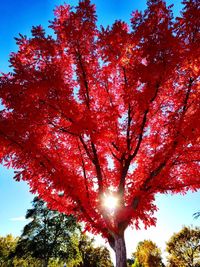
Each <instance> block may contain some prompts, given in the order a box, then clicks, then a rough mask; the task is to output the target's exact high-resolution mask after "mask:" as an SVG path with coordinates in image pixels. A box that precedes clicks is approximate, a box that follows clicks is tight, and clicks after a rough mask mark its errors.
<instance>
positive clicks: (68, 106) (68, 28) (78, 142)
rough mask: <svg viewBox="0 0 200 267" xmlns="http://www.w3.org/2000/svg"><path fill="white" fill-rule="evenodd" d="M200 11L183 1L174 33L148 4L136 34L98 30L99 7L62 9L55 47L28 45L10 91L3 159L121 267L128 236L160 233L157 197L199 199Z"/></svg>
mask: <svg viewBox="0 0 200 267" xmlns="http://www.w3.org/2000/svg"><path fill="white" fill-rule="evenodd" d="M199 5H200V3H199V1H198V0H185V1H184V8H183V12H182V13H181V17H180V18H177V19H176V21H175V22H174V20H173V19H172V12H171V7H167V6H166V4H165V2H164V1H162V0H148V1H147V9H146V10H145V11H144V12H143V13H140V12H137V11H136V12H134V13H133V15H132V18H131V25H130V27H128V25H127V24H126V23H124V22H122V21H116V22H115V23H114V24H113V25H112V26H111V27H108V28H106V29H105V28H103V27H102V28H101V29H100V30H99V29H97V26H96V14H95V8H94V5H92V4H91V3H90V1H89V0H82V1H80V2H79V4H78V6H77V7H76V8H73V9H72V8H70V6H69V5H63V6H59V7H57V8H56V9H55V19H54V21H53V22H51V25H50V27H51V28H52V29H53V30H54V36H53V37H51V36H46V35H45V31H44V29H43V28H42V27H41V26H37V27H33V28H32V37H30V38H28V37H26V36H22V35H20V36H19V38H17V39H16V40H17V44H18V46H19V50H18V52H16V53H12V55H11V58H10V63H11V66H12V68H13V69H12V72H11V73H8V74H3V75H2V76H1V79H0V98H1V101H2V103H3V105H4V107H5V109H4V110H2V111H1V114H0V148H1V149H0V159H1V160H2V162H3V163H4V165H5V166H8V167H9V166H11V167H13V168H15V169H16V175H15V179H16V180H21V179H23V180H26V181H28V183H29V184H30V187H31V189H32V192H38V194H39V196H40V197H41V198H43V199H44V200H45V201H47V202H48V203H49V207H50V208H52V209H56V210H59V211H60V212H64V213H66V214H73V215H74V216H76V217H77V219H78V220H79V221H83V222H85V225H86V230H90V231H92V232H93V233H94V234H95V233H101V234H102V236H103V237H105V238H106V239H107V240H108V241H109V244H110V246H111V247H112V248H113V249H114V251H115V252H116V262H117V266H118V267H122V266H123V267H124V266H126V247H125V241H124V231H125V229H126V228H127V226H128V225H130V224H134V225H135V226H136V227H137V226H138V224H139V222H140V221H142V222H143V223H144V225H145V227H148V226H150V225H155V218H154V216H153V214H154V211H155V210H156V209H157V208H156V206H155V204H154V199H155V195H156V194H157V193H168V192H171V193H179V192H186V191H187V190H189V189H191V190H197V189H199V187H200V180H199V173H200V172H199V171H200V165H199V160H200V158H199V155H200V154H199V150H200V145H199V144H200V143H199V136H200V127H199V125H200V116H199V113H200V91H199V89H198V86H199V65H200V64H199V55H200V46H199V42H200V40H199V27H200V20H199V17H200V14H199V13H200V8H199ZM129 29H130V30H129ZM111 197H112V199H114V198H115V204H116V206H115V208H114V207H113V208H112V209H109V212H108V207H106V205H105V203H108V201H107V200H108V199H110V198H111ZM105 200H106V201H105ZM113 202H114V201H113ZM108 206H109V207H110V205H108Z"/></svg>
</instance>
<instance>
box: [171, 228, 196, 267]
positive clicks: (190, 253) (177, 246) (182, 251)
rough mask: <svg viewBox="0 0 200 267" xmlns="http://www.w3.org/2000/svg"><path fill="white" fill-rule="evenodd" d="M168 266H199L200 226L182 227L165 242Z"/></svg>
mask: <svg viewBox="0 0 200 267" xmlns="http://www.w3.org/2000/svg"><path fill="white" fill-rule="evenodd" d="M166 250H167V252H168V253H169V257H168V262H169V265H168V266H169V267H179V266H181V267H198V266H200V228H199V227H195V228H193V227H186V226H185V227H183V229H181V230H180V231H179V232H178V233H174V235H173V236H172V237H171V238H170V240H169V241H168V242H167V249H166Z"/></svg>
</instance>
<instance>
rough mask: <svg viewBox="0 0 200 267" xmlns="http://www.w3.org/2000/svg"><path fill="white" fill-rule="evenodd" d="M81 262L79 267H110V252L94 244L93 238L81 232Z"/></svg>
mask: <svg viewBox="0 0 200 267" xmlns="http://www.w3.org/2000/svg"><path fill="white" fill-rule="evenodd" d="M79 251H80V253H81V258H82V263H81V264H79V265H78V266H79V267H112V266H113V264H112V261H111V258H110V252H109V250H108V249H107V248H106V247H103V246H96V247H95V246H94V239H91V238H89V237H88V236H87V235H85V234H82V235H81V236H80V240H79Z"/></svg>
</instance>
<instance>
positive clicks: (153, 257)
mask: <svg viewBox="0 0 200 267" xmlns="http://www.w3.org/2000/svg"><path fill="white" fill-rule="evenodd" d="M133 256H134V258H135V259H136V260H135V263H134V265H133V266H134V267H136V266H137V267H162V266H164V265H163V263H162V257H161V250H160V249H159V248H158V247H157V245H156V244H155V243H154V242H152V241H151V240H144V241H142V242H139V244H138V246H137V248H136V252H135V253H133Z"/></svg>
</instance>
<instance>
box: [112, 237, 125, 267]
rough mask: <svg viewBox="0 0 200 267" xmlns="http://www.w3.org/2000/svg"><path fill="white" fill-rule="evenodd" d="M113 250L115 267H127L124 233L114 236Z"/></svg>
mask: <svg viewBox="0 0 200 267" xmlns="http://www.w3.org/2000/svg"><path fill="white" fill-rule="evenodd" d="M114 251H115V257H116V267H127V263H126V245H125V240H124V233H123V234H122V235H120V236H115V237H114Z"/></svg>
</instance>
